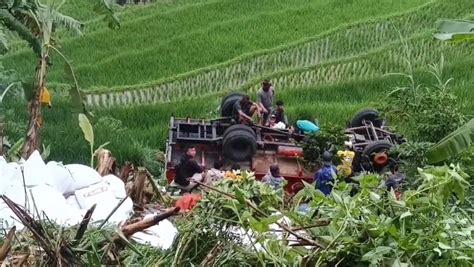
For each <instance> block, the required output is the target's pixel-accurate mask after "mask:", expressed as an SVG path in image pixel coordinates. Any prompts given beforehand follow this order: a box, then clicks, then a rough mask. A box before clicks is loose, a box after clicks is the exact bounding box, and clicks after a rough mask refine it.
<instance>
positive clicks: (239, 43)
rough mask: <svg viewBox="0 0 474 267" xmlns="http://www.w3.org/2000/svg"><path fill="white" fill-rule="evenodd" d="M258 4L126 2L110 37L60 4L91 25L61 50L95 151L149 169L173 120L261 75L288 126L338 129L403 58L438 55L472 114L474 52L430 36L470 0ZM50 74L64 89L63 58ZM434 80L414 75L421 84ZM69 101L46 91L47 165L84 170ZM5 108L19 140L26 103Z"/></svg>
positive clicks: (208, 107)
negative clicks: (84, 103)
mask: <svg viewBox="0 0 474 267" xmlns="http://www.w3.org/2000/svg"><path fill="white" fill-rule="evenodd" d="M254 2H255V1H246V0H245V1H231V0H220V1H218V0H213V1H211V0H208V1H204V0H203V1H190V0H176V1H158V3H155V4H153V5H151V6H145V7H128V8H124V9H120V10H119V11H118V12H119V13H118V15H119V16H120V17H121V18H122V21H123V23H124V27H123V28H122V29H120V30H118V31H112V30H108V29H105V28H104V25H103V24H102V23H101V22H100V21H99V20H98V19H97V18H95V17H94V16H93V15H92V14H91V13H88V12H85V11H84V12H83V10H85V9H83V8H85V5H84V7H82V6H81V5H82V4H79V3H76V4H73V5H71V6H69V7H67V8H70V9H71V10H75V12H77V14H78V16H81V17H82V18H84V19H85V20H88V19H89V21H88V22H87V25H88V28H87V30H86V35H85V36H84V37H81V38H77V37H69V36H68V35H65V37H64V39H63V44H64V49H65V51H66V54H68V55H69V56H71V58H72V59H73V60H74V66H75V69H76V70H77V72H78V74H79V79H80V83H81V86H82V87H84V89H85V90H87V91H88V92H89V95H88V96H87V100H88V104H89V105H91V106H92V107H94V106H95V107H96V108H95V109H94V110H93V112H94V114H95V117H94V118H93V119H92V121H93V123H94V128H95V131H96V139H97V140H96V145H100V144H102V143H104V142H107V141H110V142H111V143H110V145H109V146H108V147H109V149H111V150H112V151H114V154H115V155H116V156H117V157H118V159H119V161H124V160H134V161H137V162H140V163H141V164H143V163H151V162H154V160H155V154H154V149H157V148H158V149H163V148H164V142H165V140H166V133H167V125H168V122H169V118H170V116H171V115H175V116H178V117H184V116H192V117H198V118H212V117H215V116H218V110H217V109H218V106H219V103H220V100H221V97H222V95H223V94H225V93H226V92H228V91H231V90H240V91H247V92H249V93H251V96H252V97H254V91H255V90H256V89H257V88H258V84H259V82H260V81H261V79H263V78H264V77H268V78H271V79H272V80H273V81H274V83H275V86H276V88H277V90H278V98H279V99H282V100H284V101H285V102H286V105H287V112H288V115H289V118H290V121H295V120H296V119H298V118H317V119H318V120H319V121H320V122H321V123H322V124H323V125H326V124H328V123H337V124H345V123H346V121H347V120H348V119H349V118H350V115H351V114H352V113H353V112H355V111H356V110H358V109H360V108H362V107H365V106H368V105H372V104H376V103H377V101H380V99H382V97H383V95H384V94H385V93H386V92H387V91H388V90H390V89H391V88H393V87H394V86H397V85H401V84H403V83H404V81H403V80H402V79H400V78H399V77H390V76H385V74H387V73H389V72H400V71H402V72H403V71H406V67H405V65H404V63H405V61H404V60H405V59H406V58H407V57H408V58H409V59H410V60H411V61H412V62H413V64H414V65H415V66H416V67H417V68H420V69H421V68H425V67H426V66H427V64H430V63H436V62H437V61H438V60H439V58H440V56H441V55H442V54H443V55H444V56H445V58H446V62H447V66H446V69H445V72H444V74H445V77H453V78H454V79H455V80H454V84H453V88H454V90H455V92H456V93H457V94H458V95H459V96H460V99H461V100H462V103H464V104H467V107H466V113H470V112H471V113H472V110H474V104H473V103H474V101H472V100H473V99H474V77H473V76H472V69H474V45H468V44H465V45H460V46H451V45H447V44H444V43H441V42H438V41H435V40H433V38H432V36H431V33H432V31H433V26H434V22H435V21H436V19H438V18H440V17H451V18H463V17H466V18H467V17H470V16H472V10H474V2H472V1H471V0H459V1H457V2H456V3H453V2H449V1H445V0H436V1H431V2H429V3H428V2H427V1H373V0H364V1H362V0H359V1H350V2H347V3H346V2H344V3H345V4H344V5H342V4H341V3H343V2H342V1H309V0H291V1H290V0H288V1H276V0H273V1H270V0H265V1H258V2H256V3H254ZM76 5H78V6H76ZM145 25H148V26H150V27H151V28H150V29H148V30H145V29H144V28H145ZM315 25H316V26H315ZM400 35H402V36H403V37H404V38H405V41H404V42H402V41H401V40H400ZM15 49H16V51H13V52H12V53H10V54H8V55H7V56H6V57H5V59H4V61H5V65H7V66H9V67H14V68H16V69H18V70H19V71H20V73H23V74H24V75H26V73H27V72H28V71H29V69H33V68H34V64H33V62H32V61H31V59H30V58H29V57H31V53H30V52H28V51H27V50H25V49H24V48H22V45H21V44H17V45H16V46H15V48H14V50H15ZM407 51H409V53H408V54H407ZM51 70H52V72H51V76H50V79H49V81H50V85H52V88H53V89H54V88H55V87H56V86H54V85H55V84H58V83H62V82H64V80H63V78H62V76H61V74H60V73H61V71H62V64H61V63H60V61H58V60H55V61H54V65H53V67H52V69H51ZM431 79H432V78H431V77H429V76H428V75H426V74H422V75H421V76H419V81H420V82H424V83H429V82H430V81H431ZM121 84H123V85H126V86H118V85H121ZM89 86H93V87H89ZM50 87H51V86H50ZM56 89H57V87H56ZM144 104H145V105H144ZM460 104H461V103H460ZM69 106H70V104H69V102H68V99H67V98H65V97H64V96H63V94H54V95H53V108H52V109H45V110H44V111H45V118H44V121H45V126H44V135H43V137H44V141H45V143H46V144H52V148H51V149H52V151H51V159H55V160H63V161H65V162H68V163H69V162H83V163H87V162H88V157H89V155H88V147H87V144H86V142H85V140H84V139H83V136H82V133H81V131H80V128H79V127H78V124H77V114H72V113H71V111H70V108H69ZM99 107H100V108H99ZM6 112H7V114H6V116H7V118H8V122H7V132H8V134H9V136H10V137H11V139H13V140H16V139H18V138H20V137H22V136H23V135H24V132H25V124H26V103H25V102H21V101H13V102H11V101H9V102H7V107H6Z"/></svg>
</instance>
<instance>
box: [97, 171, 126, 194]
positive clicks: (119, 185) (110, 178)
mask: <svg viewBox="0 0 474 267" xmlns="http://www.w3.org/2000/svg"><path fill="white" fill-rule="evenodd" d="M102 180H103V181H104V182H105V183H106V184H108V185H109V186H110V189H111V190H112V192H113V193H114V195H115V197H116V198H119V199H124V198H126V197H127V192H126V191H125V183H124V182H123V181H122V179H120V178H118V177H117V176H115V175H113V174H109V175H106V176H104V177H102Z"/></svg>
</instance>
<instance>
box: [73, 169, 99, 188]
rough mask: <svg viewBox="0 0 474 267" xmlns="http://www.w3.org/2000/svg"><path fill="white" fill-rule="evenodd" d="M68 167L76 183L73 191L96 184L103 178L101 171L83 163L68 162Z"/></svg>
mask: <svg viewBox="0 0 474 267" xmlns="http://www.w3.org/2000/svg"><path fill="white" fill-rule="evenodd" d="M66 168H67V169H68V170H69V172H70V173H71V175H72V178H73V179H74V184H73V186H72V188H71V191H76V190H79V189H82V188H86V187H88V186H90V185H93V184H96V183H98V182H100V181H101V180H102V177H100V175H99V173H98V172H97V171H96V170H94V169H92V168H91V167H89V166H86V165H81V164H68V165H66Z"/></svg>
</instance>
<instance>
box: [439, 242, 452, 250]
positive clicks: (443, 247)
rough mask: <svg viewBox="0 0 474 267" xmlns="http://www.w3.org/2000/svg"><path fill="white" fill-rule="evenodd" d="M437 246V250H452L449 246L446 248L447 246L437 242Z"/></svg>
mask: <svg viewBox="0 0 474 267" xmlns="http://www.w3.org/2000/svg"><path fill="white" fill-rule="evenodd" d="M438 246H439V248H441V249H445V250H448V249H453V248H452V247H450V246H448V245H445V244H443V243H441V242H438Z"/></svg>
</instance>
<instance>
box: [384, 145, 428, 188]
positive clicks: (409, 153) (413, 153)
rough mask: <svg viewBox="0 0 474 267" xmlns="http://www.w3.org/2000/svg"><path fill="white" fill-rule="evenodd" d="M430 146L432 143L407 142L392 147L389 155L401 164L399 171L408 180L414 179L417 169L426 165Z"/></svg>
mask: <svg viewBox="0 0 474 267" xmlns="http://www.w3.org/2000/svg"><path fill="white" fill-rule="evenodd" d="M432 146H433V143H428V142H412V141H408V142H406V143H403V144H401V145H398V146H396V147H394V148H393V149H392V150H391V151H390V153H391V154H392V156H393V157H394V158H397V159H399V160H401V161H402V162H403V164H402V165H401V166H399V167H400V171H402V172H403V173H405V174H406V175H407V176H408V178H414V176H415V175H416V174H417V173H418V167H419V166H425V165H426V164H427V161H428V160H427V158H426V152H427V151H428V150H429V149H430V148H431V147H432ZM411 181H412V179H409V182H411Z"/></svg>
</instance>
